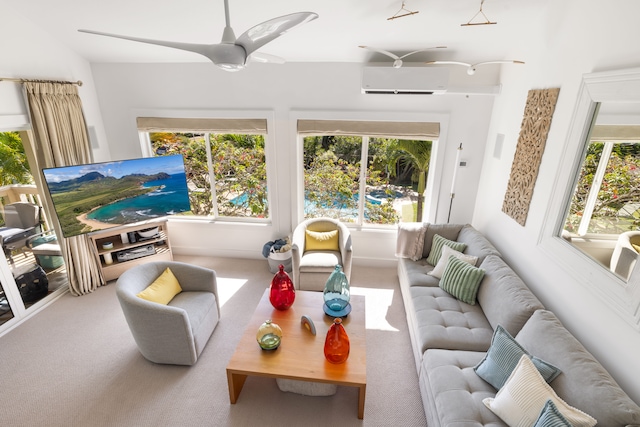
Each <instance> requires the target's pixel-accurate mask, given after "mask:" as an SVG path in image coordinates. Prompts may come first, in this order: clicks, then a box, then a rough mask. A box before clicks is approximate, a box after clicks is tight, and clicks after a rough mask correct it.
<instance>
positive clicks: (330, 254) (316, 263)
mask: <svg viewBox="0 0 640 427" xmlns="http://www.w3.org/2000/svg"><path fill="white" fill-rule="evenodd" d="M337 264H340V265H342V257H341V255H340V252H338V251H308V252H305V253H304V255H303V256H302V258H301V259H300V271H301V272H305V273H324V272H326V271H329V272H332V271H333V270H334V269H335V267H336V265H337Z"/></svg>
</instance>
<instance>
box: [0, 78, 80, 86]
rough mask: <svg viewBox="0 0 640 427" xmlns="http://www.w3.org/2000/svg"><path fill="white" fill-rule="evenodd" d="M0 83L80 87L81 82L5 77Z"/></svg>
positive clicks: (0, 79)
mask: <svg viewBox="0 0 640 427" xmlns="http://www.w3.org/2000/svg"><path fill="white" fill-rule="evenodd" d="M0 81H5V82H18V83H25V82H36V83H62V84H68V85H78V86H82V81H81V80H78V81H77V82H65V81H61V80H38V79H33V80H31V79H14V78H7V77H0Z"/></svg>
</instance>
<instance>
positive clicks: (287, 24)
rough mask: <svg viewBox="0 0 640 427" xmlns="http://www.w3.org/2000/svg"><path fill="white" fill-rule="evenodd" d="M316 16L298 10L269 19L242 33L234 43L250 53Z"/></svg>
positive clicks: (316, 15)
mask: <svg viewBox="0 0 640 427" xmlns="http://www.w3.org/2000/svg"><path fill="white" fill-rule="evenodd" d="M317 17H318V14H317V13H313V12H298V13H291V14H289V15H284V16H280V17H277V18H273V19H270V20H268V21H265V22H263V23H261V24H258V25H256V26H254V27H252V28H250V29H248V30H247V31H245V32H244V33H242V34H241V35H240V37H238V39H237V40H236V45H239V46H242V47H243V48H244V50H245V52H246V53H247V56H248V55H251V54H252V53H253V52H255V51H256V50H258V49H260V48H261V47H262V46H264V45H265V44H267V43H269V42H270V41H273V40H274V39H276V38H278V37H280V36H281V35H283V34H284V33H286V32H287V31H289V30H291V29H292V28H294V27H297V26H298V25H301V24H304V23H306V22H309V21H312V20H314V19H316V18H317Z"/></svg>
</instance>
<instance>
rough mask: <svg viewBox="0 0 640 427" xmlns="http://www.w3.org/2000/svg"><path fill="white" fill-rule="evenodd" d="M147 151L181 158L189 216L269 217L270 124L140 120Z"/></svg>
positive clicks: (215, 120) (219, 120)
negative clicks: (185, 178) (267, 149)
mask: <svg viewBox="0 0 640 427" xmlns="http://www.w3.org/2000/svg"><path fill="white" fill-rule="evenodd" d="M138 128H139V130H144V133H143V134H144V136H145V138H144V139H145V140H146V143H147V144H148V149H149V150H148V152H149V153H150V154H151V155H154V156H163V155H172V154H182V156H183V158H184V162H185V168H186V171H187V182H188V186H189V199H190V201H191V212H190V213H188V214H186V215H196V216H212V217H214V218H217V217H226V218H256V219H257V218H268V217H269V203H268V195H267V162H266V153H265V134H266V121H264V120H260V119H257V120H253V119H237V120H236V119H233V120H228V119H157V118H139V119H138Z"/></svg>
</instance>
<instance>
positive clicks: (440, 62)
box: [425, 61, 471, 67]
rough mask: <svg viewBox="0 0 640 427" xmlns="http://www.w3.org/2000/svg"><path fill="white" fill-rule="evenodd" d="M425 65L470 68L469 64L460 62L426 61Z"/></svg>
mask: <svg viewBox="0 0 640 427" xmlns="http://www.w3.org/2000/svg"><path fill="white" fill-rule="evenodd" d="M425 64H437V65H442V64H447V65H464V66H465V67H471V64H468V63H466V62H460V61H427V62H425Z"/></svg>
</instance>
